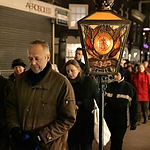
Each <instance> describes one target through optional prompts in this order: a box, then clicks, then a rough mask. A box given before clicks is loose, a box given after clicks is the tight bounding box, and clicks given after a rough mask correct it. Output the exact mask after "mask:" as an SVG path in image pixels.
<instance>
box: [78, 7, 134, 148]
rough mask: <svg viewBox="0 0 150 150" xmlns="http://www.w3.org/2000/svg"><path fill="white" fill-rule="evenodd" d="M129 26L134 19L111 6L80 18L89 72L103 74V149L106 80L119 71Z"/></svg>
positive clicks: (80, 28) (101, 115)
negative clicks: (125, 16) (129, 18)
mask: <svg viewBox="0 0 150 150" xmlns="http://www.w3.org/2000/svg"><path fill="white" fill-rule="evenodd" d="M108 6H109V5H108ZM108 8H110V7H108ZM130 26H131V21H129V20H127V19H124V18H123V17H121V16H119V15H118V14H116V13H115V12H114V11H112V10H110V9H106V10H105V9H104V10H101V11H96V12H94V13H92V14H90V15H88V16H86V17H84V18H82V19H81V20H79V21H78V29H79V34H80V40H81V45H82V50H83V55H84V59H85V64H86V71H87V73H88V74H94V75H96V76H99V77H100V80H99V86H100V94H101V99H100V103H101V104H100V106H101V108H100V111H99V120H100V123H99V125H100V126H99V135H100V136H99V138H100V139H99V149H101V150H103V146H104V133H103V118H104V95H105V90H106V87H107V84H106V83H107V82H108V75H114V74H117V73H118V71H119V68H120V61H121V59H122V54H123V50H124V46H125V44H126V41H127V37H128V34H129V30H130Z"/></svg>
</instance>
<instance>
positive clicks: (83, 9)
mask: <svg viewBox="0 0 150 150" xmlns="http://www.w3.org/2000/svg"><path fill="white" fill-rule="evenodd" d="M69 10H70V16H69V29H78V26H77V21H78V20H80V19H81V18H83V17H85V16H87V15H88V5H86V4H80V5H79V4H69Z"/></svg>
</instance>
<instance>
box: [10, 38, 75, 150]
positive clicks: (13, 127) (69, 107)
mask: <svg viewBox="0 0 150 150" xmlns="http://www.w3.org/2000/svg"><path fill="white" fill-rule="evenodd" d="M27 53H28V58H29V63H30V69H29V70H28V71H26V72H24V73H22V74H21V75H19V76H18V78H17V79H16V81H15V84H14V89H13V92H12V94H11V96H10V97H9V99H8V104H7V124H8V127H9V130H10V135H11V139H12V140H11V148H12V150H13V149H14V150H36V149H41V150H66V147H67V137H68V130H69V129H70V128H71V127H72V126H73V125H74V123H75V119H76V105H75V97H74V91H73V88H72V86H71V84H70V82H69V81H68V80H67V78H66V77H64V76H63V75H61V74H60V73H58V72H56V71H54V70H53V69H52V67H51V64H50V63H49V60H50V52H49V46H48V44H47V43H46V42H44V41H42V40H35V41H33V42H32V43H30V45H29V49H28V50H27Z"/></svg>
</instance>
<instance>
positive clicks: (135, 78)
mask: <svg viewBox="0 0 150 150" xmlns="http://www.w3.org/2000/svg"><path fill="white" fill-rule="evenodd" d="M131 81H132V84H133V85H134V87H135V89H136V92H137V96H138V111H139V120H138V124H141V122H142V123H147V121H148V114H149V91H150V75H149V74H148V73H147V71H145V67H144V64H143V63H141V64H139V66H138V72H137V73H135V74H132V79H131ZM142 117H143V118H142Z"/></svg>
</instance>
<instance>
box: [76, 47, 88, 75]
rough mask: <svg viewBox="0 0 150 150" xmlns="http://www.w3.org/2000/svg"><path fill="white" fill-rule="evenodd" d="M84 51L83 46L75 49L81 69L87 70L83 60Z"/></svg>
mask: <svg viewBox="0 0 150 150" xmlns="http://www.w3.org/2000/svg"><path fill="white" fill-rule="evenodd" d="M82 57H83V52H82V48H80V47H78V48H77V49H76V51H75V57H74V59H75V60H76V61H77V62H78V63H79V65H80V67H81V69H82V70H83V71H84V72H85V71H86V70H85V64H84V63H83V62H82Z"/></svg>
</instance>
